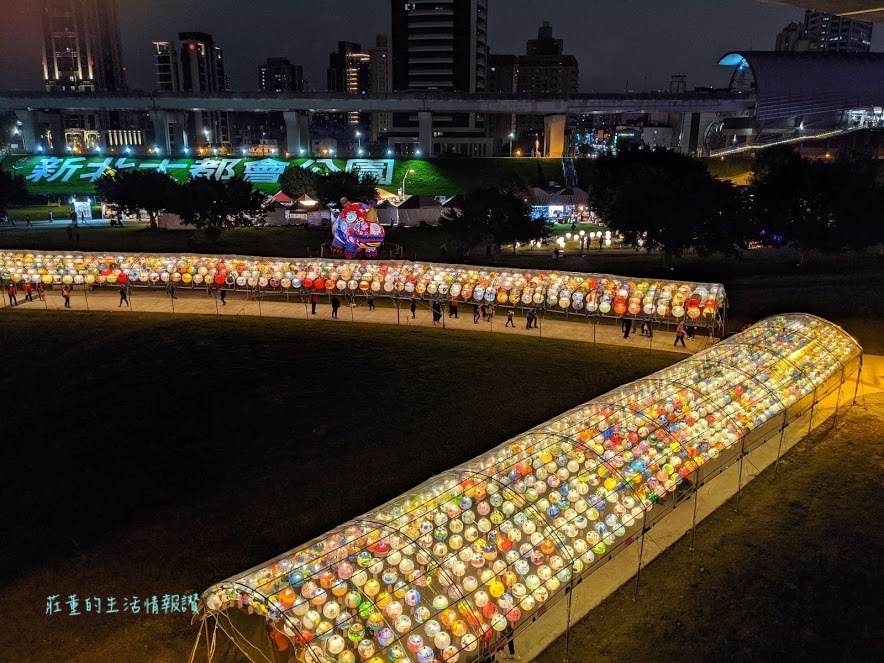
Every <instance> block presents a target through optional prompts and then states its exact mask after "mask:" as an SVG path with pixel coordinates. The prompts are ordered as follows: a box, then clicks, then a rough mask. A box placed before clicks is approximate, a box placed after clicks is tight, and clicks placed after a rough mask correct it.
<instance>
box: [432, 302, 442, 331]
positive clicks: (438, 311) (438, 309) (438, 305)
mask: <svg viewBox="0 0 884 663" xmlns="http://www.w3.org/2000/svg"><path fill="white" fill-rule="evenodd" d="M441 319H442V302H440V301H439V300H436V301H434V302H433V324H434V325H438V324H439V321H440V320H441Z"/></svg>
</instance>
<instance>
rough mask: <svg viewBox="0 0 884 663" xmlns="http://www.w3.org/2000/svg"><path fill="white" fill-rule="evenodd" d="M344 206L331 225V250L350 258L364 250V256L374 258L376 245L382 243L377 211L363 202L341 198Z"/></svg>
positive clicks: (382, 235)
mask: <svg viewBox="0 0 884 663" xmlns="http://www.w3.org/2000/svg"><path fill="white" fill-rule="evenodd" d="M341 202H342V203H345V204H344V208H343V209H342V210H341V213H340V214H338V218H337V219H335V222H334V224H333V225H332V236H333V239H332V251H334V252H335V253H343V254H344V256H345V257H346V258H349V259H352V258H355V257H356V256H357V255H359V253H360V252H362V251H364V252H365V257H366V258H375V257H377V255H378V247H379V246H380V245H381V244H383V243H384V227H383V226H382V225H381V224H380V223H378V216H377V212H376V211H375V209H374V208H373V207H369V206H368V205H366V204H365V203H351V202H349V201H347V199H346V198H343V199H342V200H341Z"/></svg>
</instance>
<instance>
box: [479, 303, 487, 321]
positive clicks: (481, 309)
mask: <svg viewBox="0 0 884 663" xmlns="http://www.w3.org/2000/svg"><path fill="white" fill-rule="evenodd" d="M479 312H480V313H481V314H482V319H483V320H485V319H487V318H488V307H487V306H485V304H484V303H483V304H482V305H481V306H480V307H479Z"/></svg>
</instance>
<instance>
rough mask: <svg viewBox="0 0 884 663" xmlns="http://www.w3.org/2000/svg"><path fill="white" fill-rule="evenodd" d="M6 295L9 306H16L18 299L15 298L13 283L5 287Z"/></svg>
mask: <svg viewBox="0 0 884 663" xmlns="http://www.w3.org/2000/svg"><path fill="white" fill-rule="evenodd" d="M6 295H7V296H8V297H9V305H10V306H18V298H17V297H16V296H15V283H13V282H12V281H10V282H9V285H7V286H6Z"/></svg>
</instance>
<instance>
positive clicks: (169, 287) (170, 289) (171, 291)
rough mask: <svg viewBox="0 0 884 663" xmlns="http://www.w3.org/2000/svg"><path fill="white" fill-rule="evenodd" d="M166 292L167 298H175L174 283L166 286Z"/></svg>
mask: <svg viewBox="0 0 884 663" xmlns="http://www.w3.org/2000/svg"><path fill="white" fill-rule="evenodd" d="M166 293H167V294H168V295H169V299H175V298H176V297H175V284H174V283H170V284H169V285H167V286H166Z"/></svg>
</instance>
